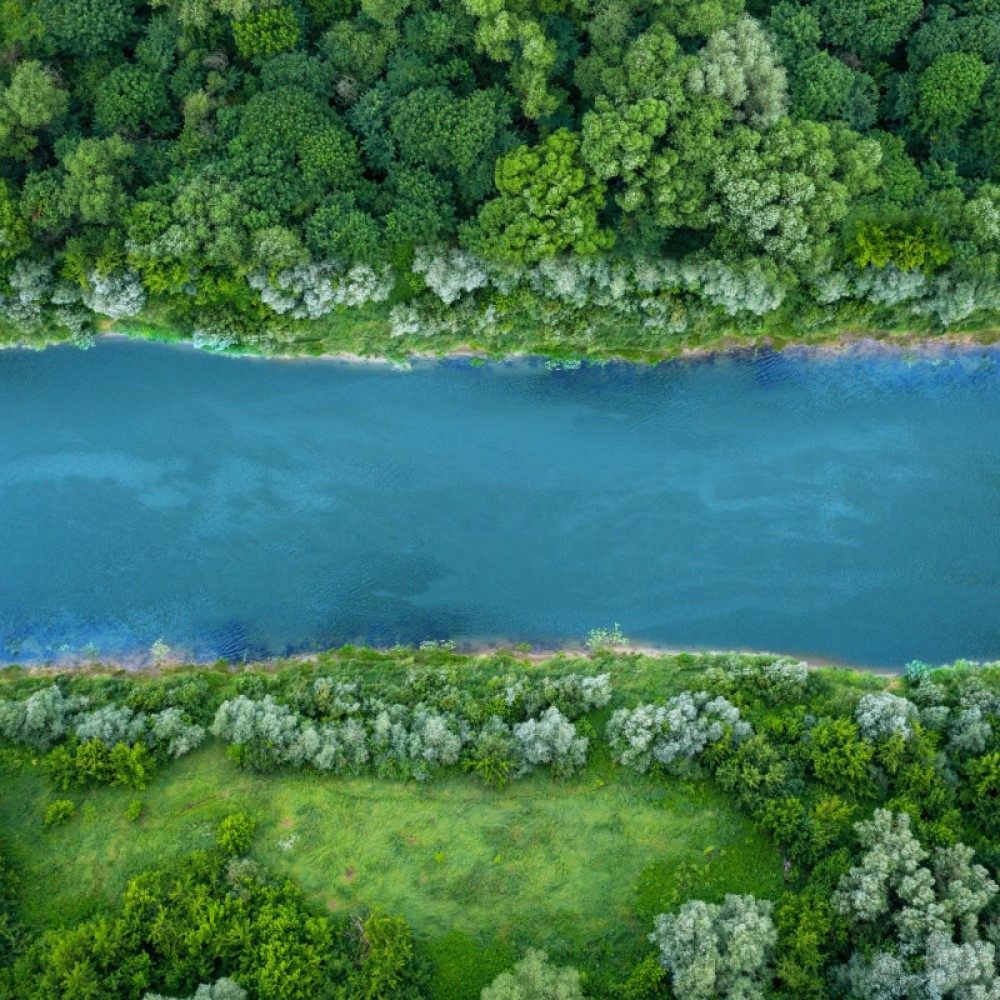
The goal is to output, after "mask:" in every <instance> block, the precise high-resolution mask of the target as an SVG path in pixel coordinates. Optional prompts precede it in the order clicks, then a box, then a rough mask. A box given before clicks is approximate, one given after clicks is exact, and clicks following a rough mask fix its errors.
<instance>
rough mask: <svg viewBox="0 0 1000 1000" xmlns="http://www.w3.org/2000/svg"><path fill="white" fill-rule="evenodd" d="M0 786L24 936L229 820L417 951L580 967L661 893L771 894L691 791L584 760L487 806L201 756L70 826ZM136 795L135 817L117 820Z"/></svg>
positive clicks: (732, 832)
mask: <svg viewBox="0 0 1000 1000" xmlns="http://www.w3.org/2000/svg"><path fill="white" fill-rule="evenodd" d="M3 786H4V795H3V801H2V803H0V839H2V841H3V842H4V843H5V844H6V845H7V846H8V848H9V849H10V851H11V853H12V856H13V860H14V862H15V865H16V866H17V869H18V870H19V872H20V874H21V878H22V890H23V918H24V919H25V921H27V922H28V923H29V924H31V925H32V926H35V927H42V926H53V925H58V924H68V923H71V922H73V921H75V920H77V919H78V918H80V917H82V916H85V915H87V914H89V913H91V912H93V911H96V910H97V909H98V908H99V907H100V906H101V905H103V904H104V903H106V902H108V901H111V900H114V899H115V898H116V897H117V896H118V895H119V894H120V893H121V891H122V890H123V889H124V887H125V884H126V882H127V880H128V878H129V877H130V876H131V875H133V874H135V873H136V872H138V871H141V870H143V869H146V868H149V867H151V866H155V865H156V864H158V863H160V862H165V861H168V860H170V859H171V858H174V857H177V856H179V855H182V854H184V853H187V852H189V851H191V850H193V849H195V848H198V847H203V846H207V845H209V844H210V843H211V838H212V837H213V833H214V828H215V826H216V824H217V823H218V821H219V820H220V819H221V818H222V817H223V816H224V815H226V814H227V813H230V812H233V811H237V810H243V811H246V812H248V813H251V814H252V815H254V816H255V817H256V818H257V819H258V822H259V827H258V834H257V838H256V842H255V846H254V852H253V853H254V856H255V857H257V858H259V859H260V860H261V861H264V862H266V863H267V864H268V866H269V867H271V868H272V869H273V870H275V871H277V872H279V873H285V874H288V875H290V876H292V877H294V878H295V879H296V880H297V881H298V882H299V883H300V884H301V885H302V887H303V888H304V890H305V892H306V893H307V895H308V896H309V897H310V898H311V899H313V900H314V901H315V903H316V904H317V905H318V906H323V907H327V908H329V909H330V910H338V909H341V908H347V909H348V910H354V909H358V908H361V907H364V906H371V905H381V906H383V907H385V908H386V909H388V910H390V911H394V912H400V913H403V914H404V915H405V916H406V917H407V918H408V919H409V920H410V921H411V923H412V926H413V928H414V932H415V934H416V935H417V936H418V937H420V938H423V939H424V940H430V939H435V938H436V939H440V937H441V936H442V935H446V934H448V933H449V932H451V931H457V932H460V933H461V934H462V935H463V936H464V935H468V936H470V937H472V938H474V939H475V940H477V941H478V942H480V943H481V944H483V945H487V946H492V947H496V946H497V945H503V946H508V945H509V946H513V947H515V948H520V947H521V946H523V945H526V944H528V943H531V944H534V945H540V946H544V947H547V948H549V949H550V950H552V951H553V952H554V953H557V954H563V955H566V956H573V957H574V958H576V959H577V960H578V961H580V962H581V963H582V964H587V962H588V960H590V961H593V960H594V959H595V956H596V955H598V954H600V953H610V952H611V951H617V953H618V955H619V959H620V957H621V953H622V951H623V950H624V951H629V950H633V949H635V948H636V946H637V942H639V943H641V942H642V939H643V936H644V933H645V932H646V931H647V929H648V927H649V925H650V920H651V917H652V915H653V914H655V913H656V912H659V911H660V910H663V909H666V908H668V907H669V906H670V905H671V902H672V901H673V900H672V897H674V896H675V895H676V900H677V901H680V900H682V899H683V898H686V897H687V896H689V895H702V896H704V898H715V897H721V896H722V895H723V894H724V893H725V892H727V891H741V892H753V893H755V894H757V895H760V896H770V897H772V898H773V897H774V896H775V895H776V893H777V892H779V891H780V887H781V859H780V857H779V856H778V855H777V853H776V852H775V850H774V849H773V848H772V847H771V846H770V845H769V844H768V843H767V841H766V840H765V839H764V838H763V837H762V836H761V835H760V834H759V833H757V832H756V831H755V830H754V828H753V826H752V824H751V823H750V822H749V821H747V820H746V819H744V818H742V817H740V816H738V815H737V814H736V813H735V812H734V811H733V810H732V809H730V808H729V807H728V806H727V804H726V803H725V802H724V801H722V800H721V799H720V798H719V796H718V794H717V793H715V792H714V791H713V790H712V789H711V788H710V787H709V786H708V785H707V784H703V783H700V782H699V783H695V784H688V785H680V784H674V785H668V786H666V787H664V786H662V785H659V786H657V785H656V784H654V783H653V782H652V781H649V780H647V779H645V778H642V777H639V776H635V775H631V774H623V773H619V772H617V771H612V769H611V765H610V764H609V763H608V762H607V761H606V760H601V759H600V758H598V759H596V760H595V761H593V762H592V763H591V765H590V766H589V767H588V769H587V770H586V771H585V772H584V773H583V775H582V776H581V777H580V778H579V779H578V780H576V781H572V782H553V781H551V780H550V779H549V778H547V777H544V776H536V777H533V778H529V779H527V780H524V781H522V782H518V783H515V784H514V785H512V786H509V787H508V788H507V789H506V790H504V791H503V792H496V791H492V790H490V789H487V788H485V787H483V786H482V785H480V784H478V783H477V782H474V781H473V780H471V779H467V778H465V777H463V776H449V777H445V778H441V779H439V780H438V781H437V782H435V783H433V784H429V785H418V784H415V783H409V784H399V783H395V782H388V781H380V780H377V779H371V778H354V779H345V778H338V777H335V776H330V775H321V774H317V773H315V772H312V771H309V772H303V773H295V772H291V773H289V772H284V773H280V774H276V775H271V776H255V775H251V774H248V773H245V772H242V771H239V770H237V769H236V768H235V767H234V766H233V765H232V764H231V763H230V762H229V761H228V760H227V759H226V757H225V755H224V753H223V751H222V749H221V747H220V746H219V745H218V744H216V743H209V744H208V745H206V746H205V747H204V748H202V749H201V750H199V751H197V752H195V753H193V754H191V755H190V756H188V757H186V758H184V759H182V760H180V761H178V762H176V763H174V764H172V765H170V766H169V767H168V768H167V769H165V770H164V772H163V773H161V774H160V775H159V776H158V777H157V778H156V780H155V781H154V782H153V783H152V784H151V785H150V787H149V788H147V789H146V791H145V792H143V793H141V794H140V795H138V796H137V795H136V793H133V792H128V791H124V790H119V789H110V788H107V789H102V790H98V791H93V792H88V793H86V794H84V795H80V796H78V797H77V798H78V801H79V803H80V812H79V814H78V815H77V816H76V817H75V818H74V819H72V820H71V821H70V822H68V823H67V824H66V825H65V826H60V827H55V828H46V827H45V826H44V825H43V823H42V816H43V813H44V810H45V806H46V805H47V804H48V803H49V802H50V801H52V800H53V799H55V798H57V797H60V795H59V794H57V793H55V792H53V791H52V789H51V786H50V785H49V783H48V781H47V779H46V778H45V777H44V776H43V775H42V774H41V771H40V768H38V767H27V768H21V769H18V770H16V771H12V772H11V773H9V774H7V775H5V777H4V781H3ZM136 797H139V798H140V799H141V800H142V802H143V815H142V818H140V819H139V820H138V821H137V822H130V821H129V820H127V819H126V818H125V809H126V806H127V804H128V802H129V801H130V800H131V799H133V798H136ZM696 874H697V884H696V885H695V884H694V882H695V875H696ZM706 876H707V877H706Z"/></svg>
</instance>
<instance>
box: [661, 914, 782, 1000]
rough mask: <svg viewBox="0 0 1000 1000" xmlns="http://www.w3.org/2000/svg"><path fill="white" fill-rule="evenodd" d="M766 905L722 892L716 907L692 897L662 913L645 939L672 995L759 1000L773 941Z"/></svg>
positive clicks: (767, 979) (766, 979)
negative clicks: (654, 951) (667, 976)
mask: <svg viewBox="0 0 1000 1000" xmlns="http://www.w3.org/2000/svg"><path fill="white" fill-rule="evenodd" d="M771 909H772V908H771V904H770V903H769V902H768V901H767V900H758V899H755V898H754V897H753V896H733V895H727V896H726V898H725V901H724V902H723V903H722V904H721V905H716V904H714V903H704V902H702V901H701V900H699V899H695V900H691V901H690V902H687V903H685V904H684V905H683V906H682V907H681V908H680V911H679V912H678V913H677V914H676V915H675V914H669V915H668V914H664V913H661V914H660V915H659V916H658V917H657V918H656V929H655V930H654V931H653V933H652V934H651V935H650V936H649V937H650V940H651V941H652V942H653V943H654V944H655V945H656V946H657V947H658V948H659V949H660V962H661V963H662V964H663V967H664V968H665V969H666V970H667V972H668V973H669V974H670V981H671V985H672V986H673V990H674V993H675V994H676V996H678V997H683V998H684V1000H728V998H732V1000H737V998H738V1000H763V998H764V997H765V996H766V995H767V988H768V986H769V984H770V981H771V979H772V976H773V970H772V968H771V957H772V954H773V951H774V946H775V944H776V942H777V931H776V930H775V927H774V923H773V922H772V920H771Z"/></svg>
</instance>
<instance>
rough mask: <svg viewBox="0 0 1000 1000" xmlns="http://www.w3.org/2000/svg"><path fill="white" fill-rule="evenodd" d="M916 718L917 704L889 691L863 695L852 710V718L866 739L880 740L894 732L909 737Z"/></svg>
mask: <svg viewBox="0 0 1000 1000" xmlns="http://www.w3.org/2000/svg"><path fill="white" fill-rule="evenodd" d="M916 719H917V706H916V705H914V704H913V702H912V701H910V700H909V699H907V698H900V697H899V696H898V695H895V694H892V693H890V692H889V691H879V693H878V694H866V695H864V696H863V697H862V698H861V700H860V701H859V702H858V707H857V708H856V709H855V710H854V720H855V722H857V724H858V727H859V728H860V730H861V735H862V737H863V738H864V739H866V740H880V739H883V738H884V737H886V736H892V735H893V734H894V733H902V734H903V736H905V737H906V738H907V739H909V737H910V736H912V735H913V723H914V722H915V721H916Z"/></svg>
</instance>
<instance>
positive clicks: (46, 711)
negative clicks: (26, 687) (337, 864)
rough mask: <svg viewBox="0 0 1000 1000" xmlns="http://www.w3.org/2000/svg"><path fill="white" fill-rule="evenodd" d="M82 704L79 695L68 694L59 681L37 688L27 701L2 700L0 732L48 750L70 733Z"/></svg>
mask: <svg viewBox="0 0 1000 1000" xmlns="http://www.w3.org/2000/svg"><path fill="white" fill-rule="evenodd" d="M79 708H80V701H79V699H76V698H66V697H64V696H63V693H62V691H61V690H60V689H59V688H58V687H57V686H56V685H55V684H53V685H52V686H51V687H47V688H43V689H42V690H41V691H36V692H35V693H34V694H32V695H31V696H30V697H29V698H28V699H27V700H26V701H0V736H3V737H4V738H6V739H8V740H11V741H12V742H14V743H27V744H28V746H31V747H34V748H35V749H36V750H48V749H49V747H51V746H52V744H53V743H56V742H58V741H59V740H61V739H62V738H63V736H64V735H65V734H66V730H67V728H68V726H69V720H70V718H71V716H72V715H73V713H74V712H76V711H77V710H78V709H79Z"/></svg>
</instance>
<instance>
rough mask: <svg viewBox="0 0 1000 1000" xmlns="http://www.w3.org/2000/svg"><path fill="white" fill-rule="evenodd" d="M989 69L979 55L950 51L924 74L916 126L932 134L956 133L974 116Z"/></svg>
mask: <svg viewBox="0 0 1000 1000" xmlns="http://www.w3.org/2000/svg"><path fill="white" fill-rule="evenodd" d="M987 76H989V69H988V67H987V66H986V64H985V63H984V62H983V61H982V59H980V58H979V56H977V55H972V54H970V53H967V52H948V53H946V54H944V55H940V56H938V57H937V59H935V60H934V62H932V63H931V64H930V66H928V67H927V69H925V70H924V71H923V73H921V74H920V80H919V81H918V83H917V101H916V108H915V110H914V114H913V119H912V121H913V126H914V128H916V129H917V130H918V131H919V132H923V133H924V134H925V135H927V136H930V137H931V138H937V136H936V135H935V133H947V134H952V133H954V132H955V131H957V130H958V129H960V128H961V127H962V126H963V125H964V124H965V123H966V122H967V121H968V120H969V119H970V118H971V117H972V114H973V112H974V111H975V110H976V108H977V106H978V104H979V97H980V95H981V94H982V92H983V86H984V84H985V83H986V78H987Z"/></svg>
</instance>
